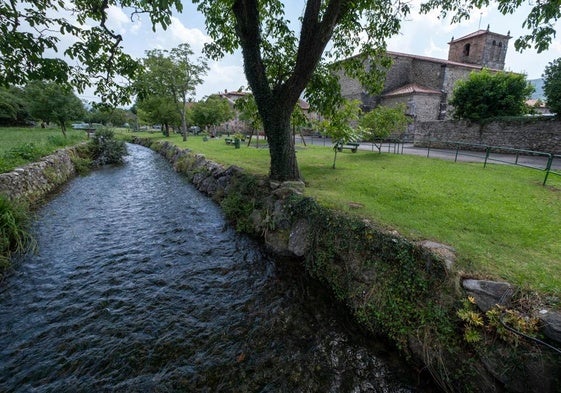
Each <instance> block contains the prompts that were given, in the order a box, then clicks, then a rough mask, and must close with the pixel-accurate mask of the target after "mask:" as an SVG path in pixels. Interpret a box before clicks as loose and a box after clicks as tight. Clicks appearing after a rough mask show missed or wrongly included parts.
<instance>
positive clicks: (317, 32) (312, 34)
mask: <svg viewBox="0 0 561 393" xmlns="http://www.w3.org/2000/svg"><path fill="white" fill-rule="evenodd" d="M257 3H258V0H235V1H234V4H233V6H232V10H233V12H234V15H235V17H236V33H237V35H238V37H239V38H240V46H241V48H242V55H243V59H244V70H245V75H246V77H247V81H248V82H249V85H250V86H251V90H252V92H253V96H254V98H255V103H256V104H257V108H258V110H259V114H260V116H261V119H262V120H263V129H264V131H265V135H266V136H267V139H268V142H269V153H270V157H271V166H270V172H269V176H270V177H271V179H274V180H280V181H285V180H299V179H300V171H299V169H298V163H297V160H296V151H295V149H294V140H293V138H292V135H291V128H290V118H291V115H292V111H293V110H294V107H295V105H296V103H297V102H298V98H299V97H300V95H301V94H302V92H303V91H304V88H305V87H306V86H307V84H308V82H309V81H310V79H311V77H312V75H313V73H314V70H315V69H316V67H317V65H318V63H319V61H320V58H321V55H322V54H323V51H324V50H325V46H326V45H327V43H328V42H329V39H330V38H331V36H332V34H333V29H334V27H335V25H336V24H337V21H338V19H339V17H340V15H341V12H343V11H342V9H343V3H344V0H331V1H330V2H329V5H328V7H327V9H326V12H325V14H324V16H323V19H322V20H320V17H319V15H320V13H321V1H319V0H309V1H308V3H307V7H306V11H305V14H304V21H303V22H302V32H301V36H300V44H299V48H298V54H297V56H296V61H295V64H294V71H293V72H292V75H291V76H290V77H289V78H288V79H287V80H286V81H285V82H284V83H283V84H281V85H279V86H276V87H274V88H272V87H271V84H270V81H269V80H268V78H267V72H266V65H265V64H264V62H263V58H262V56H261V40H262V38H261V35H260V26H259V21H260V16H259V8H258V4H257Z"/></svg>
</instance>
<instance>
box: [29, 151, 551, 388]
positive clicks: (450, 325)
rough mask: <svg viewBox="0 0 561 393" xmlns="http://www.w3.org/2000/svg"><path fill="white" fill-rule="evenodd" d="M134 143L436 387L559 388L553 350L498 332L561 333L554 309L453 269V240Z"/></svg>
mask: <svg viewBox="0 0 561 393" xmlns="http://www.w3.org/2000/svg"><path fill="white" fill-rule="evenodd" d="M134 142H135V143H138V144H143V145H145V146H148V147H151V148H152V149H153V150H155V151H157V152H159V153H160V154H162V155H163V156H165V157H166V158H167V159H168V161H170V162H171V163H172V164H173V165H174V168H175V169H176V171H178V172H180V173H183V174H184V175H186V176H187V177H188V179H189V180H190V181H191V182H192V183H193V184H194V185H195V186H196V187H197V188H198V189H199V190H200V191H202V192H204V193H205V194H207V195H209V196H210V197H211V198H212V199H213V200H215V201H216V202H218V203H220V205H221V207H222V209H223V210H224V211H225V213H226V214H227V215H228V217H229V219H230V220H232V222H233V223H234V224H235V225H236V227H237V229H238V230H240V231H243V232H247V233H250V234H252V235H254V236H256V237H258V238H260V239H261V240H262V241H263V242H264V243H265V244H267V246H268V247H269V249H270V250H271V251H272V252H274V253H275V254H276V255H281V256H290V257H294V258H298V259H299V260H300V261H301V263H302V264H303V266H304V267H305V268H306V270H307V272H308V273H309V274H310V275H311V276H313V277H315V278H317V279H319V280H320V281H322V282H323V283H324V284H325V285H326V287H328V288H330V290H331V291H332V292H333V293H334V295H335V296H336V297H337V298H338V299H339V300H340V301H341V302H342V303H344V304H345V305H346V306H347V308H348V309H349V310H350V312H351V313H352V314H353V315H354V317H355V319H356V320H357V321H358V322H359V323H361V324H362V326H364V327H365V328H366V329H368V330H369V331H370V332H371V333H373V334H376V335H380V334H381V335H384V336H386V337H388V338H389V339H390V340H391V341H392V342H393V343H394V345H396V347H397V348H399V350H400V351H401V353H402V355H403V356H404V357H406V358H408V359H409V360H410V361H411V362H412V363H414V364H415V365H416V366H417V367H419V368H420V369H423V368H426V369H428V370H429V371H430V373H431V374H432V376H433V377H434V379H435V380H436V381H437V383H439V385H440V386H441V387H442V388H443V390H445V391H503V390H506V391H513V392H518V391H520V392H522V391H536V392H538V391H540V392H554V391H558V390H559V388H558V387H557V386H558V383H557V381H556V378H558V377H559V375H561V365H560V362H559V355H556V354H555V353H554V352H552V351H549V350H548V349H547V348H545V347H543V346H541V345H539V344H536V343H535V342H534V341H526V340H525V339H523V338H521V337H520V336H518V335H516V334H514V333H511V332H510V331H508V330H506V329H504V328H502V329H501V327H502V321H507V322H509V323H510V324H511V325H514V326H516V327H517V328H518V329H522V330H524V331H527V332H528V333H530V334H534V335H537V336H538V337H540V338H543V337H544V336H545V335H547V337H549V339H552V337H553V339H554V338H555V337H556V336H555V335H556V334H559V330H556V328H555V323H551V322H555V318H557V314H556V313H547V312H546V313H544V314H543V315H533V314H528V313H523V311H525V310H524V309H523V307H520V306H521V305H523V298H524V296H525V294H524V293H523V292H522V291H520V290H518V289H517V288H514V287H512V286H511V285H509V284H508V283H492V282H487V281H480V280H474V279H473V280H472V279H471V278H473V277H463V276H462V275H461V272H455V271H454V252H453V250H452V249H451V248H450V247H448V246H445V245H439V244H435V243H431V242H420V243H413V242H410V241H409V240H407V239H405V238H403V237H401V236H400V235H399V234H398V233H395V232H388V231H384V230H383V229H381V228H378V227H377V226H376V224H375V223H372V222H368V221H366V220H357V219H353V218H350V217H346V216H344V215H342V214H341V213H338V212H334V211H330V210H328V209H325V208H323V207H321V206H319V205H318V204H317V203H316V202H315V201H314V200H312V199H310V198H306V197H305V196H304V195H303V193H304V185H303V184H302V183H299V182H289V183H283V184H279V183H275V182H270V181H268V180H267V179H265V178H256V177H252V176H248V175H246V174H245V173H244V172H243V170H242V169H240V168H236V167H229V168H224V167H222V166H220V165H218V164H215V163H213V162H210V161H208V160H206V159H205V157H204V156H201V155H196V154H193V153H190V152H188V151H185V150H180V149H178V148H177V147H175V146H173V145H171V144H169V143H153V142H151V141H146V140H135V141H134ZM47 168H49V166H48V165H47ZM22 172H25V171H24V170H23V171H22ZM47 172H48V171H47ZM37 178H38V179H40V178H41V176H37ZM47 180H48V179H47ZM42 182H43V180H41V181H38V182H37V184H38V185H39V186H41V184H42ZM39 188H41V187H39ZM468 295H470V296H473V298H470V300H473V302H472V301H470V300H468V297H467V296H468ZM495 303H499V304H501V305H502V306H501V308H496V307H493V306H494V304H495ZM517 308H518V309H521V310H520V311H518V310H516V309H517ZM526 311H528V310H526ZM540 317H541V318H540ZM493 318H495V319H493ZM557 326H558V325H557ZM538 328H539V329H541V330H537V329H538ZM548 328H549V331H548ZM534 329H536V330H535V331H534ZM557 337H558V336H557Z"/></svg>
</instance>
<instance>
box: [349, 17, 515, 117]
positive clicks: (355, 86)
mask: <svg viewBox="0 0 561 393" xmlns="http://www.w3.org/2000/svg"><path fill="white" fill-rule="evenodd" d="M509 39H510V34H507V35H503V34H498V33H494V32H491V31H490V30H489V27H487V30H478V31H476V32H474V33H471V34H468V35H466V36H464V37H461V38H458V39H454V38H452V40H451V41H450V42H449V43H448V45H450V47H449V52H448V59H447V60H444V59H437V58H432V57H425V56H417V55H410V54H406V53H398V52H387V53H388V55H389V56H390V57H391V59H392V61H393V64H392V66H391V67H390V68H389V69H388V70H387V73H386V80H385V83H384V87H383V89H382V91H381V93H380V94H379V95H377V96H372V95H369V94H368V93H366V91H365V89H364V88H363V87H362V86H361V84H360V83H359V82H358V81H356V80H354V79H350V78H347V77H341V76H340V84H341V90H342V93H343V96H344V97H345V98H348V99H358V100H361V101H362V105H363V108H364V109H365V110H370V109H372V108H374V107H376V106H378V105H388V106H394V105H397V104H400V103H403V104H405V105H406V106H407V113H408V114H409V115H411V116H413V117H414V118H415V119H416V120H417V121H430V120H443V119H446V118H449V117H450V115H451V111H450V110H449V107H448V99H449V96H450V94H451V93H452V91H453V89H454V85H455V84H456V82H457V81H458V80H460V79H465V78H467V76H468V75H469V74H470V72H472V71H478V70H481V69H483V68H488V69H490V70H495V71H499V70H503V69H504V62H505V56H506V51H507V47H508V41H509Z"/></svg>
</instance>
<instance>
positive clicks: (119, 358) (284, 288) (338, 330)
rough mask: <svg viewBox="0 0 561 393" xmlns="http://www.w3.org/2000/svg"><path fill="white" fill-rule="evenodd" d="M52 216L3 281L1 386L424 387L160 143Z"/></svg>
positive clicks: (135, 150) (69, 191)
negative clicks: (205, 191)
mask: <svg viewBox="0 0 561 393" xmlns="http://www.w3.org/2000/svg"><path fill="white" fill-rule="evenodd" d="M128 148H129V152H130V153H131V155H130V156H128V158H127V163H126V165H124V166H122V167H110V168H105V169H102V170H99V171H95V172H93V173H92V174H90V175H88V176H86V177H81V178H77V179H74V180H73V181H71V182H70V183H69V184H68V185H67V186H66V187H65V189H64V190H63V191H62V192H61V193H60V195H58V196H57V197H56V198H54V199H53V200H51V201H50V202H49V203H47V204H46V205H45V206H44V207H43V208H41V209H40V210H39V211H38V212H37V218H36V221H35V225H34V233H35V236H36V237H37V240H38V244H39V251H38V253H36V254H34V255H27V256H25V257H23V258H22V259H21V260H20V261H17V264H16V268H15V271H14V273H13V274H11V275H10V276H9V277H8V278H7V279H6V280H5V281H4V282H3V283H1V284H0V391H1V392H26V393H27V392H411V391H420V388H419V387H414V386H415V385H414V383H415V382H416V381H415V379H414V378H415V377H416V375H414V373H413V372H412V371H411V370H410V369H408V368H406V367H405V366H404V365H403V363H401V362H400V361H398V360H396V359H395V356H393V355H392V354H391V352H392V351H391V350H388V349H387V348H385V347H384V346H383V345H381V344H379V343H376V342H375V340H374V339H372V338H368V337H365V336H363V335H362V334H360V332H358V331H357V330H356V328H355V327H354V325H353V324H352V323H350V322H349V320H348V317H347V316H346V314H345V312H344V311H343V310H342V309H341V308H340V307H339V306H337V305H336V304H333V302H332V300H331V299H330V297H329V295H328V294H327V293H325V292H324V291H323V290H322V289H321V288H320V287H319V286H318V285H316V284H315V283H314V282H312V281H310V280H309V279H306V278H305V277H304V276H303V274H302V272H301V271H300V269H299V268H298V267H297V264H295V263H292V264H291V263H287V262H286V261H276V262H275V261H274V260H272V259H271V258H270V257H268V256H267V255H266V254H265V253H264V252H263V251H262V250H261V249H260V247H259V245H258V244H256V243H255V242H254V241H252V240H251V239H248V238H246V237H244V236H240V235H238V234H236V233H235V232H234V231H233V230H232V229H231V228H230V227H229V226H228V225H227V224H226V223H225V220H224V218H223V215H222V213H221V211H220V209H219V208H218V207H217V206H216V205H215V204H214V203H213V202H212V201H210V200H209V199H208V198H206V197H204V196H202V195H201V194H200V193H199V192H198V191H196V190H195V189H194V188H193V187H192V186H191V185H189V184H187V182H186V181H185V180H184V179H183V178H182V177H181V176H179V175H177V174H176V173H174V172H173V170H172V169H171V168H170V166H169V164H168V163H167V162H165V161H164V160H163V159H162V158H161V157H159V156H158V155H157V154H155V153H154V152H152V151H151V150H149V149H146V148H143V147H139V146H135V145H129V146H128Z"/></svg>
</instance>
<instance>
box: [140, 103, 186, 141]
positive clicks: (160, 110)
mask: <svg viewBox="0 0 561 393" xmlns="http://www.w3.org/2000/svg"><path fill="white" fill-rule="evenodd" d="M136 107H137V111H138V112H137V113H138V117H139V119H140V120H142V121H144V122H146V123H149V124H160V125H161V126H162V133H163V134H164V136H169V128H170V125H177V124H180V122H181V119H180V118H179V114H178V113H177V106H176V102H175V101H173V100H172V99H171V98H169V97H160V96H156V95H152V96H149V97H146V98H144V99H142V100H139V101H137V103H136Z"/></svg>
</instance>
